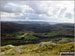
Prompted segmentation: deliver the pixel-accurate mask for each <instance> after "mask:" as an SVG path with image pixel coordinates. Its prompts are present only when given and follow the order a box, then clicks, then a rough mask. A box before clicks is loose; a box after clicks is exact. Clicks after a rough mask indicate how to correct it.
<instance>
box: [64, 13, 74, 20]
mask: <svg viewBox="0 0 75 56" xmlns="http://www.w3.org/2000/svg"><path fill="white" fill-rule="evenodd" d="M65 17H67V18H68V19H72V17H73V15H72V14H71V13H66V14H65Z"/></svg>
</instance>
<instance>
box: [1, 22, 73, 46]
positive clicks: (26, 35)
mask: <svg viewBox="0 0 75 56" xmlns="http://www.w3.org/2000/svg"><path fill="white" fill-rule="evenodd" d="M1 33H2V34H1V36H2V38H1V41H2V42H1V44H2V45H8V44H13V45H22V44H33V43H39V42H42V41H45V42H46V41H53V42H55V43H68V42H73V41H74V24H66V23H65V24H55V25H50V24H33V23H32V24H28V23H27V24H21V23H20V24H19V23H12V22H1Z"/></svg>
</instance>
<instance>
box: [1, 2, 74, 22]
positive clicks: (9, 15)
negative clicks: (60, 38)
mask: <svg viewBox="0 0 75 56" xmlns="http://www.w3.org/2000/svg"><path fill="white" fill-rule="evenodd" d="M0 3H1V6H0V13H1V21H48V22H66V23H74V1H2V2H0Z"/></svg>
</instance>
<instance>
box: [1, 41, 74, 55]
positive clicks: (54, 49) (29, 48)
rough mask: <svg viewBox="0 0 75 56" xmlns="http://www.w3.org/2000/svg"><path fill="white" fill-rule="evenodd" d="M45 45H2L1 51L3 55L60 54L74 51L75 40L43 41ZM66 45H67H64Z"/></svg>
mask: <svg viewBox="0 0 75 56" xmlns="http://www.w3.org/2000/svg"><path fill="white" fill-rule="evenodd" d="M43 43H44V45H42V46H40V45H39V44H27V45H20V46H12V45H7V46H2V47H0V48H1V50H2V51H1V53H0V54H2V55H19V56H20V55H21V56H22V55H25V56H26V55H29V56H31V55H33V56H35V55H37V56H44V55H59V52H60V51H70V52H71V51H74V50H75V48H74V44H75V43H74V42H70V43H66V44H63V45H62V44H52V43H51V44H49V43H46V42H43ZM64 46H65V47H64Z"/></svg>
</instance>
